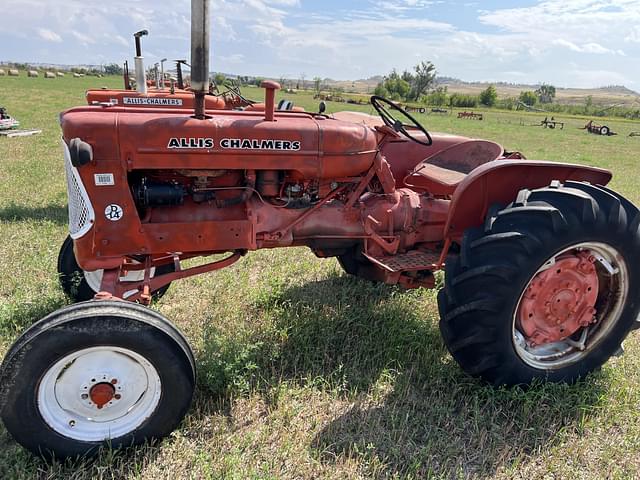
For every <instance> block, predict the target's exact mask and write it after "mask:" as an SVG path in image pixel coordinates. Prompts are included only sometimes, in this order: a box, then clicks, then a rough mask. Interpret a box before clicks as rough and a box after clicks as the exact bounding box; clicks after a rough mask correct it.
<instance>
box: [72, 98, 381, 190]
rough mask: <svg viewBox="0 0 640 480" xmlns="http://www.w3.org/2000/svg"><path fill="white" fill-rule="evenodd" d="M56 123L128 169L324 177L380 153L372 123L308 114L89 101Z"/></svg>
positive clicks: (344, 172)
mask: <svg viewBox="0 0 640 480" xmlns="http://www.w3.org/2000/svg"><path fill="white" fill-rule="evenodd" d="M210 113H211V112H210ZM61 126H62V131H63V136H64V138H65V140H66V141H67V143H68V142H69V141H70V140H71V139H72V138H76V137H78V138H80V139H82V140H83V141H85V142H87V143H89V144H90V145H91V146H92V147H93V149H94V160H95V162H97V163H98V164H100V162H101V161H102V160H103V159H104V161H107V162H113V161H116V160H117V159H119V160H120V161H121V162H126V168H127V170H136V169H177V168H179V169H216V170H223V169H229V170H233V169H241V170H248V169H252V170H285V171H288V172H289V174H290V175H291V176H293V177H299V178H301V179H321V180H326V179H338V178H344V177H353V176H356V175H359V174H361V173H363V172H365V171H367V170H368V169H369V168H370V167H371V165H372V164H373V159H374V157H375V155H376V151H377V137H376V134H375V132H374V131H373V130H372V129H371V128H370V127H367V126H365V125H358V124H354V123H350V122H343V121H340V120H335V119H331V118H326V117H323V116H314V115H311V114H307V113H291V112H287V113H284V112H278V113H277V114H276V116H275V119H274V121H265V119H264V116H263V113H261V112H236V111H219V112H215V113H212V114H211V116H210V118H208V119H206V120H197V119H195V118H193V117H192V116H191V112H190V111H188V110H182V111H180V110H172V109H162V110H155V109H154V110H153V111H150V109H148V108H139V109H135V108H122V107H100V106H92V107H78V108H74V109H71V110H68V111H66V112H64V113H63V114H62V116H61ZM81 170H82V169H81ZM81 174H82V172H81Z"/></svg>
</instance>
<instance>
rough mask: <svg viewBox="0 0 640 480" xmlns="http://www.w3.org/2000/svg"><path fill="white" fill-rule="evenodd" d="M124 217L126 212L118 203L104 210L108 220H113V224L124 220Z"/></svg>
mask: <svg viewBox="0 0 640 480" xmlns="http://www.w3.org/2000/svg"><path fill="white" fill-rule="evenodd" d="M123 215H124V211H123V210H122V207H121V206H120V205H118V204H116V203H112V204H111V205H107V208H105V209H104V216H105V217H107V220H111V221H112V222H117V221H118V220H120V219H122V216H123Z"/></svg>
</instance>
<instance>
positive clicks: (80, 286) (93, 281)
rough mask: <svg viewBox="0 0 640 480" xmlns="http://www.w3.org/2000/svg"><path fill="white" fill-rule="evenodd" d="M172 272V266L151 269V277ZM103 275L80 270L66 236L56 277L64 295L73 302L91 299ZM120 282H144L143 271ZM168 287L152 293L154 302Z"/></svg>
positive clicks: (128, 274)
mask: <svg viewBox="0 0 640 480" xmlns="http://www.w3.org/2000/svg"><path fill="white" fill-rule="evenodd" d="M174 270H175V267H174V266H173V264H168V265H163V266H161V267H158V268H152V269H151V276H152V277H153V276H154V275H156V274H158V275H161V274H165V273H171V272H173V271H174ZM103 273H104V272H103V271H102V270H94V271H86V270H83V269H82V268H80V265H78V262H77V261H76V257H75V254H74V253H73V240H72V239H71V237H70V236H67V238H66V239H65V241H64V243H63V244H62V247H61V248H60V253H59V254H58V276H59V279H60V286H61V287H62V290H64V293H65V294H66V295H67V296H68V297H69V298H70V299H71V300H73V301H74V302H84V301H87V300H91V299H93V297H94V296H95V294H96V293H98V292H99V291H100V285H101V284H102V275H103ZM121 280H122V281H125V282H126V281H129V282H134V281H141V280H144V271H143V270H137V271H131V272H129V273H127V275H125V276H124V277H122V278H121ZM170 286H171V284H170V283H169V284H167V285H165V286H164V287H161V288H159V289H158V290H156V291H154V292H153V295H152V296H153V298H154V299H155V300H158V299H160V298H161V297H162V296H163V295H164V294H165V293H166V291H167V290H168V289H169V287H170ZM125 300H126V295H125Z"/></svg>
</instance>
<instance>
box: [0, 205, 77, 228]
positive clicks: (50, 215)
mask: <svg viewBox="0 0 640 480" xmlns="http://www.w3.org/2000/svg"><path fill="white" fill-rule="evenodd" d="M27 220H35V221H49V222H53V223H55V224H56V225H66V224H67V223H68V221H69V217H68V214H67V208H66V207H65V206H63V205H58V204H54V203H52V204H49V205H44V206H41V207H28V206H25V205H17V204H15V203H10V204H9V205H7V206H5V207H3V208H0V221H3V222H23V221H27Z"/></svg>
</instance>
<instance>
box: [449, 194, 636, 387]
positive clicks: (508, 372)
mask: <svg viewBox="0 0 640 480" xmlns="http://www.w3.org/2000/svg"><path fill="white" fill-rule="evenodd" d="M639 223H640V215H639V213H638V210H637V209H636V208H635V207H634V206H633V205H632V204H631V203H630V202H628V201H627V200H625V199H624V198H622V197H620V196H619V195H617V194H615V193H613V192H611V191H610V190H608V189H606V188H604V187H596V186H593V185H589V184H585V183H578V182H566V183H565V184H564V185H561V184H559V183H554V184H552V186H551V187H548V188H543V189H539V190H534V191H528V190H524V191H521V192H520V193H519V195H518V197H517V200H516V202H514V203H512V204H510V205H509V206H507V207H506V208H504V209H502V210H500V209H494V210H492V213H490V214H489V216H488V218H487V219H486V222H485V225H484V227H483V228H476V229H471V230H469V231H467V232H466V233H465V235H464V238H463V241H462V245H461V248H460V253H459V254H458V255H452V256H450V257H449V258H448V259H447V265H446V280H445V288H444V289H443V290H442V291H441V292H440V293H439V296H438V304H439V308H440V316H441V320H440V330H441V332H442V335H443V338H444V342H445V344H446V345H447V348H448V349H449V352H450V353H451V354H452V356H453V357H454V358H455V360H456V361H457V362H458V363H459V364H460V365H461V367H462V368H463V369H464V370H465V371H466V372H467V373H469V374H471V375H474V376H480V377H482V378H484V379H486V380H488V381H489V382H492V383H494V384H507V385H514V384H529V383H530V382H532V381H533V380H534V379H546V380H550V381H556V382H573V381H575V380H577V379H578V378H581V377H583V376H585V375H586V374H588V373H589V372H591V371H593V370H594V369H596V368H598V367H600V366H601V365H602V364H603V363H604V362H606V361H607V360H608V359H609V357H610V356H611V355H613V354H615V353H616V352H618V351H620V349H621V343H622V341H623V340H624V339H625V337H626V335H627V334H628V333H629V331H630V330H632V329H633V328H634V327H635V326H636V319H637V317H638V313H639V310H640V302H639V301H638V298H637V295H636V292H637V291H638V290H639V289H640V264H639V263H638V261H637V259H638V258H639V257H640V235H639V232H638V228H639Z"/></svg>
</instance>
